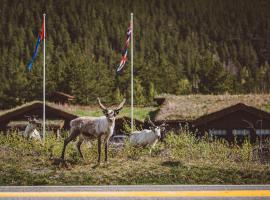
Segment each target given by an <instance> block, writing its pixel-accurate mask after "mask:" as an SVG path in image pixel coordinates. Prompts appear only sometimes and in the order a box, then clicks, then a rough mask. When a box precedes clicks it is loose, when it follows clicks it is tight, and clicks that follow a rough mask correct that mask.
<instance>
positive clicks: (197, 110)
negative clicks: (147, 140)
mask: <svg viewBox="0 0 270 200" xmlns="http://www.w3.org/2000/svg"><path fill="white" fill-rule="evenodd" d="M157 98H165V101H164V102H163V104H162V105H161V106H160V109H159V110H158V111H157V113H156V115H155V120H156V121H160V120H187V121H188V120H194V119H196V118H198V117H201V116H204V115H207V114H210V113H213V112H216V111H218V110H221V109H224V108H226V107H229V106H232V105H235V104H238V103H243V104H246V105H248V106H253V107H255V108H259V109H262V110H265V111H269V110H270V109H269V108H270V94H248V95H182V96H175V95H162V96H160V97H157ZM267 108H268V109H269V110H268V109H267Z"/></svg>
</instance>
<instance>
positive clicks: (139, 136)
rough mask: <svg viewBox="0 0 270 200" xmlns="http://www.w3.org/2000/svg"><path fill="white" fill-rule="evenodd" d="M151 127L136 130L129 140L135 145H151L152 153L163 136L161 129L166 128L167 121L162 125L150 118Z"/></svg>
mask: <svg viewBox="0 0 270 200" xmlns="http://www.w3.org/2000/svg"><path fill="white" fill-rule="evenodd" d="M149 122H150V129H144V130H142V131H134V132H133V133H132V135H131V136H130V139H129V142H130V144H131V145H133V146H139V147H146V146H150V154H151V152H152V148H154V146H155V145H156V143H157V142H158V140H159V139H160V138H161V131H163V130H165V126H166V125H165V123H163V124H161V125H160V126H156V125H155V124H154V123H153V122H152V121H151V120H150V119H149Z"/></svg>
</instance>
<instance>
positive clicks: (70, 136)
mask: <svg viewBox="0 0 270 200" xmlns="http://www.w3.org/2000/svg"><path fill="white" fill-rule="evenodd" d="M79 134H80V131H78V130H74V129H72V130H71V133H70V135H69V136H68V137H67V138H66V139H65V141H64V147H63V150H62V156H61V158H62V160H64V157H65V151H66V147H67V145H68V143H70V142H71V141H72V140H74V139H75V138H76V137H77V136H78V135H79Z"/></svg>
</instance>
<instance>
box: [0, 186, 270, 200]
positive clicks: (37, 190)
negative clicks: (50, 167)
mask: <svg viewBox="0 0 270 200" xmlns="http://www.w3.org/2000/svg"><path fill="white" fill-rule="evenodd" d="M48 198H49V199H51V200H60V199H77V200H79V199H97V200H100V199H108V200H116V199H121V200H124V199H129V200H131V199H139V200H141V199H149V200H152V199H170V200H171V199H185V200H201V199H202V200H205V199H213V200H217V199H224V200H244V199H258V200H259V199H263V200H264V199H265V200H266V199H270V185H155V186H153V185H139V186H12V187H9V186H1V187H0V200H1V199H10V200H11V199H12V200H15V199H16V200H17V199H22V200H26V199H48Z"/></svg>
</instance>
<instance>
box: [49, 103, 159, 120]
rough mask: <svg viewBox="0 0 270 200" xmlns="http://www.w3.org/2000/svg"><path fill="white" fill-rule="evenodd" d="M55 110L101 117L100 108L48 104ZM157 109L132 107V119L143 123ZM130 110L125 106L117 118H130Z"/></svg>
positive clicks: (152, 107)
mask: <svg viewBox="0 0 270 200" xmlns="http://www.w3.org/2000/svg"><path fill="white" fill-rule="evenodd" d="M50 105H52V106H54V107H56V108H60V109H61V110H65V111H66V112H69V113H73V114H75V115H78V116H93V117H98V116H101V115H103V113H102V112H101V110H100V108H99V107H97V106H80V105H68V106H63V105H57V104H50ZM156 109H157V108H156V107H154V106H148V107H139V106H136V107H134V113H133V114H134V118H135V119H138V120H141V121H143V120H144V119H145V118H146V117H147V116H149V114H150V113H151V112H154V111H155V110H156ZM130 113H131V108H130V107H129V106H128V105H127V106H124V108H123V109H122V110H121V112H120V113H119V115H118V117H122V116H127V117H130Z"/></svg>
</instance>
